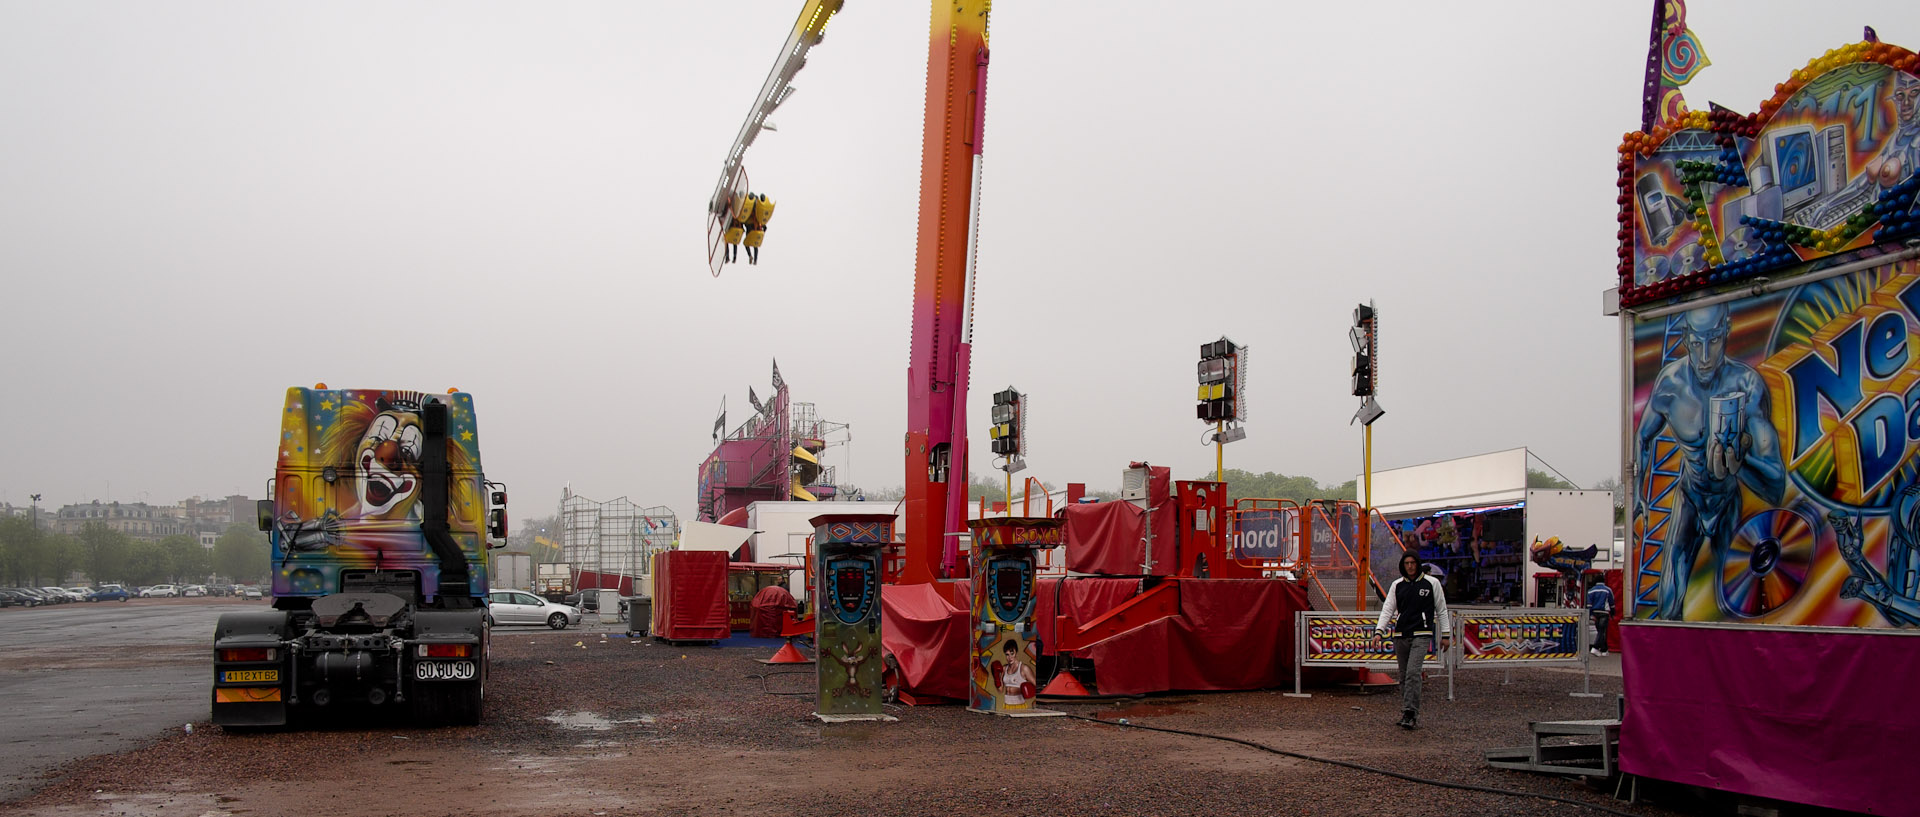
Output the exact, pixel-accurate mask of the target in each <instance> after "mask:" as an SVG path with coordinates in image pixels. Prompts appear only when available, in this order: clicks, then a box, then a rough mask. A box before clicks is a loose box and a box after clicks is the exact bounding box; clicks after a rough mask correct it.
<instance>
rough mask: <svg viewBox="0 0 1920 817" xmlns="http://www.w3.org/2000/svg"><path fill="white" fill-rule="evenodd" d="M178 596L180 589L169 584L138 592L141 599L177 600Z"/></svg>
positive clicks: (157, 585)
mask: <svg viewBox="0 0 1920 817" xmlns="http://www.w3.org/2000/svg"><path fill="white" fill-rule="evenodd" d="M179 596H180V588H178V587H174V586H173V585H171V584H156V585H154V586H152V587H149V588H147V589H145V590H142V591H140V598H143V599H172V598H179Z"/></svg>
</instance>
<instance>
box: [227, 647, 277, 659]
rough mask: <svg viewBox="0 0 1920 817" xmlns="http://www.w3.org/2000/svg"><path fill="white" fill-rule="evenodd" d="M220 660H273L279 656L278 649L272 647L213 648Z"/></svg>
mask: <svg viewBox="0 0 1920 817" xmlns="http://www.w3.org/2000/svg"><path fill="white" fill-rule="evenodd" d="M214 652H215V653H217V654H218V657H219V659H220V660H221V661H273V660H275V659H278V658H279V657H280V651H279V650H276V649H274V648H272V647H244V648H241V649H237V650H215V651H214Z"/></svg>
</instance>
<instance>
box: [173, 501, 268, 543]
mask: <svg viewBox="0 0 1920 817" xmlns="http://www.w3.org/2000/svg"><path fill="white" fill-rule="evenodd" d="M180 512H181V516H182V517H183V518H185V519H186V521H187V524H189V525H192V526H193V528H194V529H195V530H201V531H208V530H210V531H213V532H215V533H219V532H222V531H225V530H226V529H227V526H228V525H232V524H234V523H240V524H251V523H252V522H253V500H251V499H248V498H247V497H245V496H243V495H240V494H233V495H230V496H228V497H226V498H225V499H201V498H200V497H197V496H196V497H191V498H189V499H183V500H180Z"/></svg>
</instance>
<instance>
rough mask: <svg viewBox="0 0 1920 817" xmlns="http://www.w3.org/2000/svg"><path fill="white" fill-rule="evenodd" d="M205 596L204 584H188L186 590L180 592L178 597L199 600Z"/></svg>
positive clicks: (205, 588)
mask: <svg viewBox="0 0 1920 817" xmlns="http://www.w3.org/2000/svg"><path fill="white" fill-rule="evenodd" d="M206 594H207V586H206V585H204V584H189V585H187V589H185V590H182V591H180V597H181V598H186V599H194V598H200V597H202V596H205V595H206Z"/></svg>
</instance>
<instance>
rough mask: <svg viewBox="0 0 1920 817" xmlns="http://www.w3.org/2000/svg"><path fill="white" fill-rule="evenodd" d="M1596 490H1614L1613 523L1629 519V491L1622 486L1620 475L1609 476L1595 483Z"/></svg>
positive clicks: (1616, 523)
mask: <svg viewBox="0 0 1920 817" xmlns="http://www.w3.org/2000/svg"><path fill="white" fill-rule="evenodd" d="M1593 489H1594V490H1596V491H1612V492H1613V524H1615V525H1618V524H1620V523H1622V522H1625V521H1627V492H1626V491H1624V490H1621V488H1620V478H1619V477H1613V476H1610V477H1607V478H1606V479H1603V480H1600V481H1599V482H1596V483H1594V484H1593Z"/></svg>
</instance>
